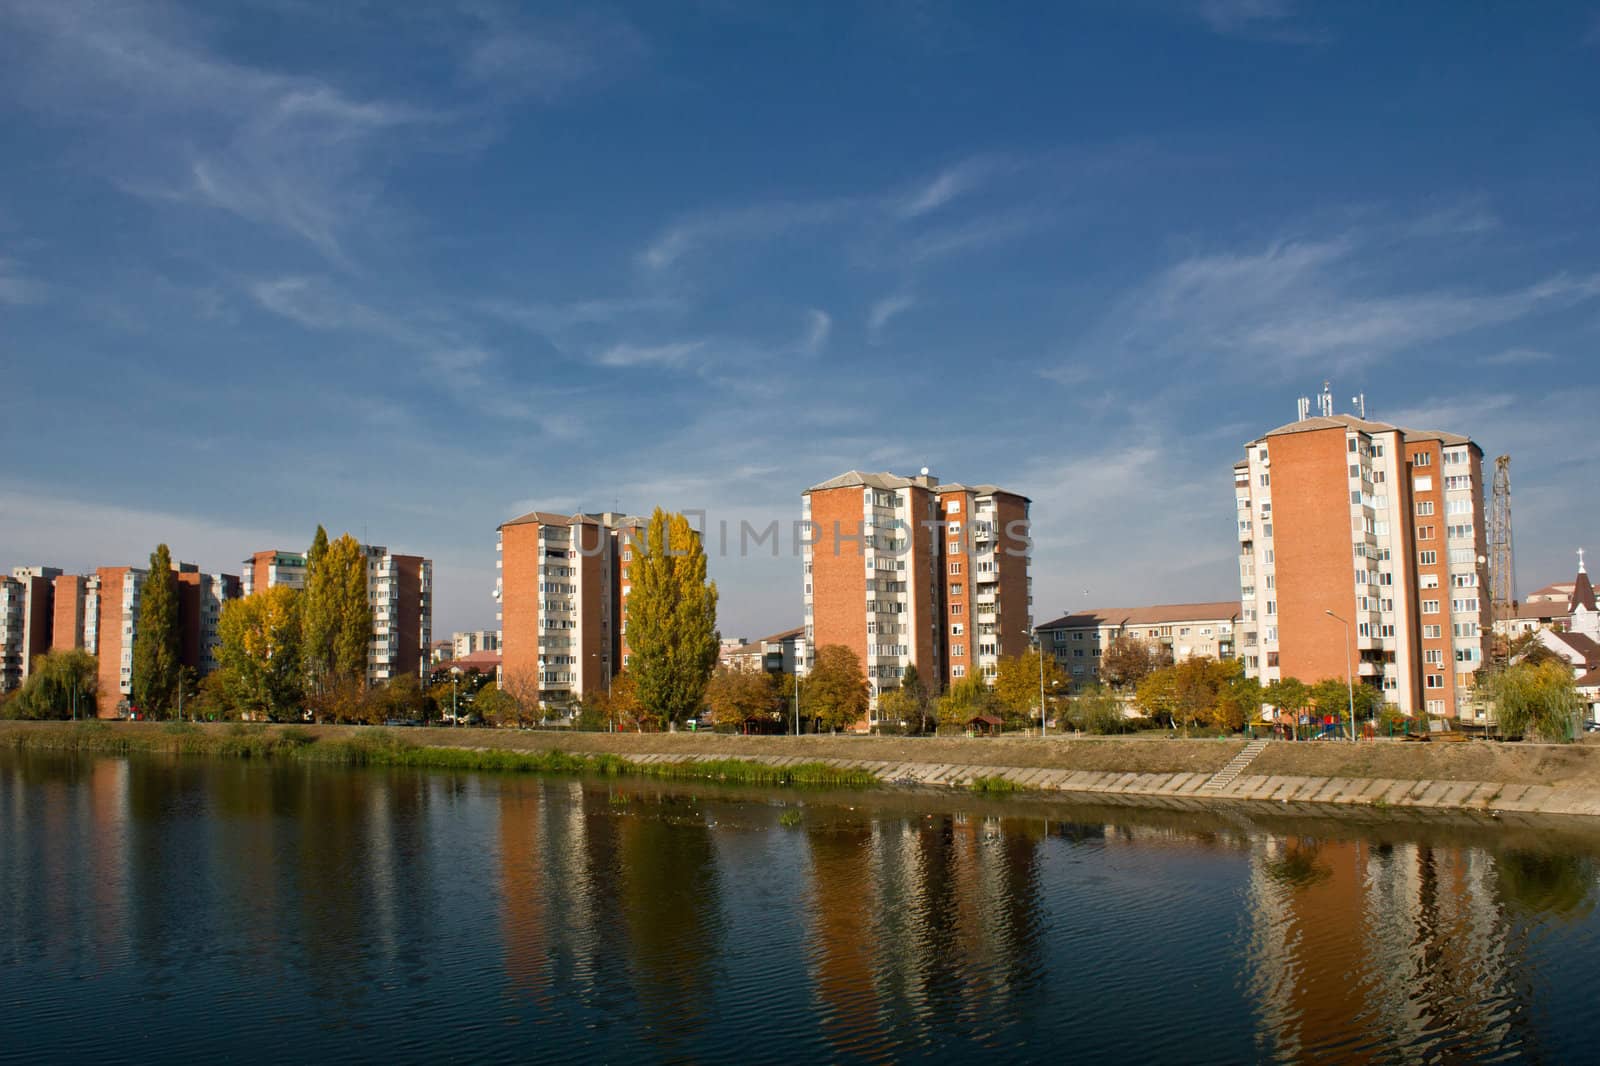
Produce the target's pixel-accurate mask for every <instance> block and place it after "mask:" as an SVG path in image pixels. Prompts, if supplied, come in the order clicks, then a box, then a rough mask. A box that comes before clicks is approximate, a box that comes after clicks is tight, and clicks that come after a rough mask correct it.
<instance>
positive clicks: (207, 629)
mask: <svg viewBox="0 0 1600 1066" xmlns="http://www.w3.org/2000/svg"><path fill="white" fill-rule="evenodd" d="M148 574H149V571H148V570H144V569H140V568H138V567H133V566H102V567H100V568H99V569H97V570H96V571H95V572H94V574H93V575H92V576H91V577H88V578H86V579H84V581H83V585H82V596H83V619H84V624H83V647H85V648H88V649H90V650H91V651H93V652H94V653H95V655H96V656H97V657H98V659H99V664H100V677H99V691H98V692H97V693H96V695H95V700H96V702H97V703H98V705H99V714H100V716H101V717H102V718H107V717H115V716H116V715H118V714H119V713H120V712H121V711H122V710H123V709H124V706H125V702H126V701H127V700H128V699H129V698H130V697H131V695H132V693H133V644H134V639H135V637H136V636H137V635H138V631H139V600H140V597H141V596H142V595H143V590H144V580H145V577H146V575H148ZM172 582H173V586H174V591H175V592H176V594H177V602H178V658H179V661H180V662H181V663H182V664H183V665H184V666H186V667H188V668H189V669H190V670H192V671H194V674H195V676H196V677H197V678H199V677H204V676H205V675H207V674H209V673H210V672H211V671H213V670H215V669H216V668H217V665H218V664H217V645H218V644H219V643H220V642H221V638H220V635H219V633H218V630H217V623H218V621H219V619H220V618H221V616H222V605H223V604H224V603H225V602H227V601H228V600H231V599H237V598H238V597H239V596H240V594H241V593H242V591H243V590H242V587H241V582H240V580H239V578H238V577H236V576H234V575H233V574H206V573H201V572H200V568H199V567H197V566H195V564H193V563H174V564H173V567H172Z"/></svg>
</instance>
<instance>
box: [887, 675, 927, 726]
mask: <svg viewBox="0 0 1600 1066" xmlns="http://www.w3.org/2000/svg"><path fill="white" fill-rule="evenodd" d="M919 724H920V723H919V721H918V717H917V698H916V696H914V695H912V693H911V691H910V690H909V689H907V688H906V687H905V685H904V684H903V683H902V684H901V685H900V687H899V688H890V689H884V690H883V691H882V692H879V693H878V729H879V730H880V731H884V732H898V731H899V730H901V729H904V730H906V731H907V732H910V733H915V732H917V731H918V727H919Z"/></svg>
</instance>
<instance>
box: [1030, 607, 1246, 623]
mask: <svg viewBox="0 0 1600 1066" xmlns="http://www.w3.org/2000/svg"><path fill="white" fill-rule="evenodd" d="M1240 613H1241V612H1240V604H1239V601H1238V600H1220V601H1217V602H1215V603H1163V604H1157V605H1155V606H1153V607H1105V608H1101V609H1097V610H1093V611H1079V612H1078V613H1076V614H1069V615H1066V616H1065V617H1062V618H1057V619H1056V620H1055V621H1053V622H1044V623H1042V624H1041V625H1040V626H1039V627H1038V628H1040V629H1090V628H1094V627H1097V626H1150V625H1173V624H1175V623H1178V622H1214V621H1217V620H1219V619H1226V620H1229V621H1232V620H1235V619H1237V618H1238V617H1239V615H1240Z"/></svg>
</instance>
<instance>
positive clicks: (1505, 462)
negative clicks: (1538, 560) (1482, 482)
mask: <svg viewBox="0 0 1600 1066" xmlns="http://www.w3.org/2000/svg"><path fill="white" fill-rule="evenodd" d="M1515 566H1516V562H1515V557H1514V556H1513V554H1512V551H1511V456H1509V455H1502V456H1500V457H1499V458H1498V459H1496V460H1495V461H1494V490H1493V492H1492V494H1491V497H1490V504H1489V583H1490V589H1489V605H1490V606H1489V610H1490V615H1489V619H1490V624H1491V625H1492V624H1494V623H1497V622H1499V621H1501V620H1502V619H1506V618H1510V617H1511V608H1512V605H1513V604H1514V603H1516V600H1517V576H1516V570H1515Z"/></svg>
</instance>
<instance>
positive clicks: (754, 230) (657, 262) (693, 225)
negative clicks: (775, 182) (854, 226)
mask: <svg viewBox="0 0 1600 1066" xmlns="http://www.w3.org/2000/svg"><path fill="white" fill-rule="evenodd" d="M851 206H852V205H851V204H850V203H848V202H846V201H839V200H817V201H809V202H808V201H779V202H775V203H767V204H753V205H750V206H747V207H734V208H726V209H721V210H715V211H706V212H702V213H699V214H695V215H691V216H688V217H686V218H684V219H681V220H679V221H678V222H675V223H673V224H671V225H669V226H668V227H667V228H666V229H664V230H663V231H662V232H661V233H659V234H657V235H656V237H655V239H654V240H652V241H651V242H650V244H649V245H648V246H646V247H645V249H644V250H643V251H642V252H640V253H639V255H638V262H639V264H640V265H641V266H643V267H645V268H647V269H649V270H665V269H666V268H668V267H670V266H673V265H674V264H676V263H677V262H678V261H679V260H680V259H682V258H684V257H685V256H687V255H689V254H691V253H694V252H698V251H701V250H702V249H704V248H706V247H708V246H710V245H714V244H721V243H725V242H730V241H750V240H759V239H762V238H767V237H775V236H777V235H779V234H782V233H785V232H788V231H790V230H793V229H796V228H798V227H802V226H812V225H818V224H821V223H826V222H831V221H835V220H837V219H839V218H840V217H841V216H843V215H844V214H845V212H846V211H847V210H848V209H849V208H850V207H851Z"/></svg>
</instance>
